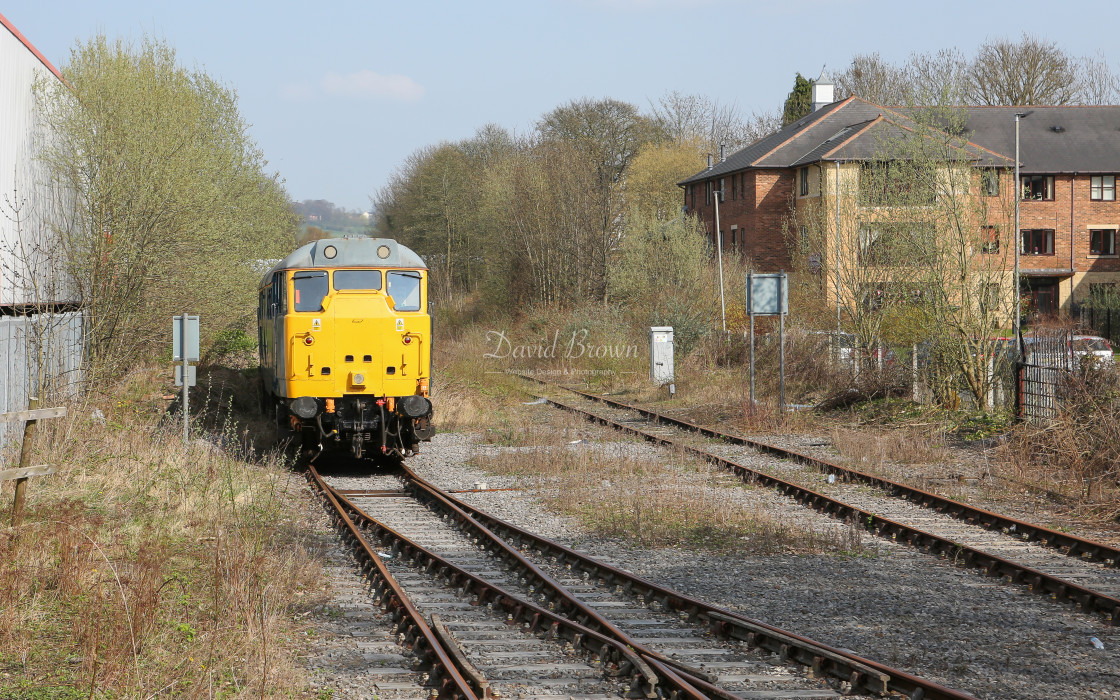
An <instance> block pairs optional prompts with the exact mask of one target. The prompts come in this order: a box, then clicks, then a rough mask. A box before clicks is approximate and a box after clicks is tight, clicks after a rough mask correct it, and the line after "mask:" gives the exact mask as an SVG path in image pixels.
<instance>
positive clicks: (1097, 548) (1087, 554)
mask: <svg viewBox="0 0 1120 700" xmlns="http://www.w3.org/2000/svg"><path fill="white" fill-rule="evenodd" d="M524 378H525V379H531V380H533V381H535V382H539V383H541V384H544V385H546V386H556V387H559V388H561V389H564V390H565V391H570V392H572V393H574V394H576V395H578V396H581V397H583V398H585V399H589V400H592V401H596V402H599V403H603V404H606V405H608V406H611V407H612V408H617V409H619V410H624V411H633V412H635V413H638V414H640V415H642V416H644V417H645V418H647V419H649V420H652V421H654V422H656V423H665V424H667V425H673V426H676V427H678V428H682V429H684V430H688V431H691V432H694V433H698V434H700V435H703V436H704V437H709V438H714V439H717V440H723V441H725V442H729V443H731V444H734V445H742V446H744V447H750V448H752V449H755V450H758V451H760V452H765V453H768V454H772V455H775V456H777V457H782V458H785V459H793V460H796V461H798V462H800V463H802V464H805V465H808V466H812V467H816V468H817V469H820V470H821V471H823V472H825V473H826V474H835V475H836V476H837V478H842V479H846V480H849V481H856V482H860V483H864V484H868V485H870V486H874V487H876V488H879V489H882V490H884V491H886V492H887V493H889V494H890V495H892V496H895V497H897V498H901V499H904V500H907V501H911V502H912V503H915V504H917V505H920V506H922V507H923V508H929V509H930V510H935V511H937V512H938V513H943V514H945V515H948V516H951V517H953V518H956V519H958V520H963V521H965V522H967V523H969V524H972V525H978V526H980V527H983V528H985V529H988V530H1000V531H1004V532H1005V534H1011V533H1014V535H1013V536H1015V537H1017V538H1019V539H1020V540H1022V541H1024V542H1034V543H1037V544H1041V545H1044V546H1046V547H1050V548H1052V549H1056V550H1058V551H1061V552H1063V553H1064V554H1067V555H1068V556H1072V557H1079V558H1083V559H1088V560H1090V561H1095V562H1098V563H1101V564H1105V565H1107V566H1115V567H1120V548H1118V547H1113V546H1112V545H1108V544H1105V543H1103V542H1096V541H1094V540H1090V539H1086V538H1084V537H1078V536H1077V535H1071V534H1069V533H1066V532H1060V531H1058V530H1052V529H1050V528H1048V527H1045V526H1042V525H1038V524H1036V523H1031V522H1028V521H1025V520H1017V519H1015V518H1011V517H1009V516H1006V515H1001V514H999V513H993V512H992V511H988V510H984V509H983V508H977V507H976V506H971V505H968V504H967V503H961V502H959V501H954V500H952V499H949V498H946V497H944V496H941V495H938V494H936V493H932V492H930V491H925V490H923V489H919V488H915V487H913V486H908V485H906V484H903V483H900V482H897V481H892V480H890V479H885V478H883V477H880V476H875V475H873V474H867V473H865V472H861V471H858V470H855V469H851V468H848V467H842V466H840V465H838V464H833V463H832V462H829V461H827V460H824V459H820V458H819V457H812V456H810V455H807V454H804V453H802V452H797V451H796V450H791V449H788V448H785V447H779V446H777V445H771V444H770V443H766V442H762V441H760V440H754V439H751V438H747V437H743V436H741V435H734V434H731V433H725V432H722V431H719V430H716V429H714V428H709V427H706V426H702V425H697V424H695V423H691V422H689V421H686V420H682V419H680V418H674V417H672V416H667V415H665V414H664V413H658V412H656V411H653V410H650V409H648V408H642V407H640V406H634V405H632V404H627V403H623V402H621V401H614V400H613V399H608V398H606V397H604V396H596V395H595V394H590V393H587V392H584V391H580V390H578V389H572V388H570V387H566V386H561V385H559V384H550V383H548V382H545V381H543V380H541V379H537V378H535V377H524Z"/></svg>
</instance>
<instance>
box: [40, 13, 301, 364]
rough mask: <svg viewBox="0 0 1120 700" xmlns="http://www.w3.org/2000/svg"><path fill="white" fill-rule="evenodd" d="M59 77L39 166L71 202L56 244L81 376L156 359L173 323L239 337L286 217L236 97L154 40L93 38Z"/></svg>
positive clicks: (51, 92) (287, 237)
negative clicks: (76, 330)
mask: <svg viewBox="0 0 1120 700" xmlns="http://www.w3.org/2000/svg"><path fill="white" fill-rule="evenodd" d="M62 73H63V76H64V77H65V79H66V84H65V85H63V84H61V83H59V82H58V81H44V82H42V83H40V84H38V85H37V86H36V95H37V99H38V100H39V102H40V106H41V110H42V114H44V115H45V119H46V122H47V123H46V125H45V126H46V128H48V129H50V130H51V131H52V132H53V136H54V137H55V138H53V139H49V140H46V143H47V144H48V146H47V148H46V150H45V151H44V153H43V156H42V157H43V159H44V161H45V163H46V165H47V166H48V169H49V172H50V174H51V178H52V181H53V182H52V185H53V186H54V187H55V190H56V191H57V192H59V193H60V196H62V197H65V198H68V199H70V200H71V201H72V204H73V214H72V216H71V218H69V220H67V221H65V222H63V224H62V225H60V226H59V227H58V230H57V231H56V232H55V234H56V235H57V237H58V239H59V244H60V250H61V251H62V252H61V257H62V260H60V261H59V265H60V266H64V267H65V268H66V271H67V273H68V275H69V277H70V278H71V279H72V282H73V286H74V288H75V289H76V292H77V294H78V295H79V297H80V300H81V302H82V304H83V307H84V309H85V311H86V315H87V320H88V326H87V332H88V348H89V353H88V360H89V369H90V374H89V376H90V378H91V379H93V380H97V379H98V378H101V377H104V376H113V375H116V374H119V373H120V372H122V371H125V370H126V369H127V368H128V367H130V366H131V365H132V364H134V363H135V362H137V361H143V360H144V359H147V358H151V357H153V356H154V355H155V354H157V353H159V352H162V351H164V350H165V348H166V346H167V343H168V342H169V338H168V336H169V335H170V331H171V328H170V326H171V323H170V317H171V316H172V315H173V314H175V313H182V312H184V311H189V312H191V313H199V314H201V315H202V316H203V319H204V321H203V327H204V328H206V329H208V330H213V331H221V330H223V329H227V328H232V327H242V328H243V327H245V326H247V325H248V323H249V322H250V319H251V317H252V315H253V312H254V310H255V307H256V288H257V282H258V281H259V279H260V274H261V269H262V267H264V266H265V265H266V262H265V261H268V260H270V259H275V258H279V257H282V255H284V254H285V253H286V252H287V251H289V250H290V249H291V247H292V245H293V243H294V233H295V218H294V216H293V215H292V213H291V210H290V209H289V201H288V197H287V195H286V193H285V192H284V189H283V186H282V182H281V180H280V179H279V178H278V177H277V176H276V175H274V174H270V173H269V172H267V170H266V167H267V163H266V161H265V159H264V156H263V155H262V153H261V151H260V149H259V148H258V147H257V145H256V144H255V143H254V142H253V140H252V138H251V137H250V136H249V133H248V124H246V122H245V121H244V119H242V117H241V115H240V113H239V112H238V109H237V96H236V94H235V93H234V91H233V90H232V89H231V88H229V87H228V86H226V85H223V84H221V83H220V82H218V81H216V80H215V79H214V78H212V77H210V76H209V75H207V74H206V73H204V72H203V71H201V70H199V69H186V68H183V67H181V66H180V65H179V64H178V62H177V60H176V56H175V51H174V50H173V49H172V48H171V47H170V46H169V45H168V44H167V43H166V42H163V41H157V40H154V39H144V40H143V41H141V42H140V43H139V44H138V45H131V44H127V43H125V42H123V41H119V40H118V41H115V42H113V41H109V40H108V39H107V38H106V37H105V36H103V35H101V36H95V37H93V38H92V39H90V40H89V41H88V42H87V43H85V44H80V45H78V46H77V47H76V48H74V49H73V50H72V52H71V55H70V58H69V61H68V62H67V63H66V64H65V65H63V66H62ZM212 337H213V336H211V338H212ZM205 342H206V338H204V344H205Z"/></svg>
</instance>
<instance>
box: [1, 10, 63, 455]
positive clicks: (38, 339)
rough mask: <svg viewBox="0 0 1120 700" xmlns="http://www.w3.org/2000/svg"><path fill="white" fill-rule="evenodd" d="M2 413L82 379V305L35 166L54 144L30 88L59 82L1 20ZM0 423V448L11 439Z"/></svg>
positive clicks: (53, 203) (47, 190)
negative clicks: (69, 279)
mask: <svg viewBox="0 0 1120 700" xmlns="http://www.w3.org/2000/svg"><path fill="white" fill-rule="evenodd" d="M0 24H2V25H3V27H0V363H2V366H0V413H5V412H8V411H17V410H22V409H24V408H26V407H27V400H28V396H30V395H34V394H38V393H40V392H49V393H54V392H59V391H65V390H66V389H67V388H68V387H72V386H74V384H75V383H76V382H77V380H78V379H79V378H80V377H79V374H80V371H81V369H80V368H81V364H82V363H81V360H82V348H83V337H84V336H83V327H82V325H83V324H82V315H81V312H80V310H78V309H80V304H79V303H78V300H76V299H75V298H74V294H73V292H72V291H71V286H70V285H69V284H67V282H66V277H65V274H64V270H65V267H66V266H65V264H64V261H62V260H61V259H60V257H59V252H58V249H57V247H56V246H54V245H53V240H54V236H53V231H55V230H57V229H58V227H59V226H60V225H61V224H62V223H63V222H65V221H66V218H67V216H68V215H69V211H70V204H69V202H70V201H71V200H70V199H69V193H67V192H61V191H59V190H57V189H56V188H55V187H53V186H52V184H51V181H50V178H49V176H48V173H47V170H46V168H45V166H44V164H43V163H42V161H41V159H40V158H39V154H40V153H41V152H42V149H43V147H44V145H45V144H48V143H50V141H49V140H50V139H52V138H53V136H52V134H50V133H49V132H48V131H47V130H46V129H45V128H44V125H43V122H42V120H41V119H40V116H39V112H38V109H37V107H36V100H35V94H34V86H35V82H36V80H40V81H51V80H57V81H62V76H61V74H60V73H59V72H58V69H57V68H55V67H54V66H53V65H51V63H50V61H48V60H47V59H46V58H45V57H44V56H43V55H42V54H41V53H39V51H38V50H36V49H35V47H34V46H32V44H31V42H29V41H28V40H27V39H26V38H25V37H24V36H23V35H22V34H21V33H20V32H19V30H17V29H16V28H15V27H14V26H13V25H12V23H11V22H10V21H8V19H7V18H6V17H4V16H3V15H0ZM13 428H18V426H14V425H11V424H4V423H0V448H3V447H4V446H5V445H7V444H8V438H9V437H15V435H14V432H15V431H13V430H12V429H13Z"/></svg>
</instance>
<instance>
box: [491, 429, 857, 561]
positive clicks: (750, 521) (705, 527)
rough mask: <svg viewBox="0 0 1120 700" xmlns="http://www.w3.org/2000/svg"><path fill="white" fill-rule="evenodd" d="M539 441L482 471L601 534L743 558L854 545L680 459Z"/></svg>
mask: <svg viewBox="0 0 1120 700" xmlns="http://www.w3.org/2000/svg"><path fill="white" fill-rule="evenodd" d="M542 438H543V440H544V441H546V442H550V443H551V444H545V445H541V444H533V445H532V446H528V447H522V448H520V449H518V450H516V451H508V452H503V453H502V454H500V455H498V456H496V457H487V458H485V459H479V460H477V463H478V466H479V467H481V468H483V469H486V470H488V471H491V472H496V473H501V474H510V475H516V476H519V477H521V478H522V480H523V481H524V482H525V483H527V484H531V485H532V486H534V487H535V488H536V489H538V490H539V491H540V493H541V494H543V496H544V498H545V501H546V503H547V504H548V505H549V506H551V507H552V508H554V509H555V510H556V511H558V512H560V513H563V514H566V515H569V516H572V517H575V518H577V519H578V520H579V521H580V522H581V523H582V524H583V525H584V526H585V527H587V528H588V529H589V530H590V531H592V532H594V533H596V534H599V535H603V536H609V537H621V538H625V539H630V540H634V541H635V542H637V543H639V544H641V545H644V546H658V547H664V546H682V547H689V548H700V549H706V550H712V551H722V552H738V553H768V554H770V553H785V552H799V553H807V552H820V551H825V550H829V549H849V548H850V543H848V542H846V541H844V542H841V541H840V540H839V539H833V538H830V537H829V536H827V535H822V534H821V533H818V532H814V531H812V530H808V529H803V528H800V527H797V526H795V525H792V524H791V523H789V522H788V521H786V520H785V519H784V518H783V516H781V515H779V514H776V513H774V512H771V511H768V510H767V509H765V508H764V507H763V506H761V505H758V504H754V505H744V503H743V501H742V499H738V498H735V495H736V494H737V493H740V491H738V489H741V488H743V486H742V485H741V484H740V482H738V480H736V479H734V478H733V477H731V476H729V475H727V474H725V473H723V472H721V471H719V470H716V469H714V468H713V467H711V466H709V465H707V464H705V463H698V462H695V461H693V460H691V459H689V458H686V457H684V456H682V455H680V454H674V455H664V456H659V455H656V454H655V453H651V452H650V451H649V450H648V449H646V448H644V447H643V446H640V445H638V444H635V443H628V442H620V443H580V444H575V445H568V444H556V443H557V442H558V440H557V439H556V437H555V434H554V433H552V434H549V433H545V434H544V435H542Z"/></svg>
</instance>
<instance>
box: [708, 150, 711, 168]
mask: <svg viewBox="0 0 1120 700" xmlns="http://www.w3.org/2000/svg"><path fill="white" fill-rule="evenodd" d="M711 169H712V154H711V153H709V154H708V170H711Z"/></svg>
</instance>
